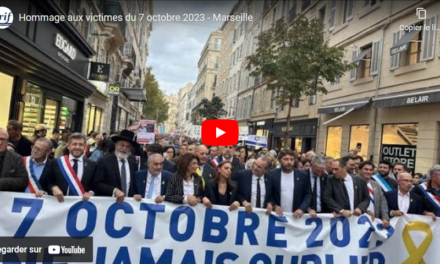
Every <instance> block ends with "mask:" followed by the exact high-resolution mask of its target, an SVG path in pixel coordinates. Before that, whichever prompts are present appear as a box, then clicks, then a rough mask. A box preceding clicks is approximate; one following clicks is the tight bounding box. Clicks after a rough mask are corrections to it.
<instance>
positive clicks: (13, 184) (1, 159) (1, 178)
mask: <svg viewBox="0 0 440 264" xmlns="http://www.w3.org/2000/svg"><path fill="white" fill-rule="evenodd" d="M8 140H9V135H8V132H7V131H6V130H5V129H3V128H0V191H8V192H24V190H25V189H26V187H27V185H28V182H29V178H28V175H27V173H26V169H25V168H24V165H23V158H22V157H21V156H20V155H18V154H16V153H14V152H11V151H7V147H8Z"/></svg>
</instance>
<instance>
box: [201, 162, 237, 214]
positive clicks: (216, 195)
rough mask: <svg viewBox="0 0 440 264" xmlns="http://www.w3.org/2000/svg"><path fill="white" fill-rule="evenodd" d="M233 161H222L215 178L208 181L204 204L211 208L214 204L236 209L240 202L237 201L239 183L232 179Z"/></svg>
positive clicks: (231, 209) (230, 209)
mask: <svg viewBox="0 0 440 264" xmlns="http://www.w3.org/2000/svg"><path fill="white" fill-rule="evenodd" d="M231 172H232V163H231V162H229V161H222V162H220V163H219V164H218V166H217V168H216V174H215V178H214V179H211V180H210V181H208V182H207V183H206V189H205V197H203V199H202V202H203V204H204V205H205V206H206V207H208V208H211V207H212V205H213V204H217V205H225V206H229V211H233V210H236V209H237V208H238V207H239V206H240V203H239V202H238V201H237V184H236V183H235V182H234V181H232V180H231Z"/></svg>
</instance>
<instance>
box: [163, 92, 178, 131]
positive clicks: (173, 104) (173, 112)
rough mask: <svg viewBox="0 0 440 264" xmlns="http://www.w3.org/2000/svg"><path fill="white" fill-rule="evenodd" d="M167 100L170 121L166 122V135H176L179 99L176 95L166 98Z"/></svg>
mask: <svg viewBox="0 0 440 264" xmlns="http://www.w3.org/2000/svg"><path fill="white" fill-rule="evenodd" d="M165 100H166V101H167V102H168V119H167V121H165V122H164V126H165V133H167V134H169V133H175V132H176V129H177V124H178V123H177V114H178V111H177V104H178V97H177V95H175V94H172V95H167V96H165Z"/></svg>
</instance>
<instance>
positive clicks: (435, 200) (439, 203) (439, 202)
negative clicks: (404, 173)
mask: <svg viewBox="0 0 440 264" xmlns="http://www.w3.org/2000/svg"><path fill="white" fill-rule="evenodd" d="M419 186H420V190H422V192H423V194H424V195H425V196H426V199H428V201H429V202H430V203H431V204H432V205H433V206H434V208H435V210H436V215H437V216H440V197H437V196H435V195H433V194H432V193H430V192H428V191H427V189H428V183H427V182H424V183H422V184H420V185H419Z"/></svg>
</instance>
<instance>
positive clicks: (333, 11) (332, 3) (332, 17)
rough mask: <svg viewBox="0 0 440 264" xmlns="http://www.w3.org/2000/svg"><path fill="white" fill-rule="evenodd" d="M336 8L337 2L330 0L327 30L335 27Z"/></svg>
mask: <svg viewBox="0 0 440 264" xmlns="http://www.w3.org/2000/svg"><path fill="white" fill-rule="evenodd" d="M336 9H337V2H336V1H334V0H332V1H330V21H329V30H333V29H334V28H335V24H336V23H335V22H336Z"/></svg>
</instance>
